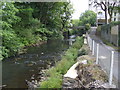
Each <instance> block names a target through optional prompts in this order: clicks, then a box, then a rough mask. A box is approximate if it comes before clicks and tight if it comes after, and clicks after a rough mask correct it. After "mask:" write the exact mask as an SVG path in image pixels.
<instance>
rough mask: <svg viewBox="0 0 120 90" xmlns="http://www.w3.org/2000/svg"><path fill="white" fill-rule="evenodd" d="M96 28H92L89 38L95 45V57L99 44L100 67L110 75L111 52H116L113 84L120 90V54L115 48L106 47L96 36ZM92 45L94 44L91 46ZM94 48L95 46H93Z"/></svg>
mask: <svg viewBox="0 0 120 90" xmlns="http://www.w3.org/2000/svg"><path fill="white" fill-rule="evenodd" d="M95 32H96V28H95V27H92V28H91V31H90V33H89V36H90V38H91V39H92V40H94V41H95V43H94V56H96V53H97V44H99V62H98V63H99V65H100V66H101V68H102V69H103V70H104V71H105V72H106V73H107V74H108V76H109V73H110V63H111V55H112V54H111V52H112V51H114V64H113V83H114V84H115V85H116V86H117V87H119V88H120V71H119V69H120V61H119V58H120V52H118V51H115V49H114V48H112V47H110V46H107V45H105V44H104V43H103V42H102V40H100V38H98V37H97V36H96V35H95ZM91 45H92V44H91ZM92 46H93V45H92Z"/></svg>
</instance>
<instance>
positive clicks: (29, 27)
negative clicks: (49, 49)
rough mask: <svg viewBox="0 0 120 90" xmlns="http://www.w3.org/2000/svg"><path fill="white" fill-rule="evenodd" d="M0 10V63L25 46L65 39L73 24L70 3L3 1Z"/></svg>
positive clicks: (0, 2) (0, 3)
mask: <svg viewBox="0 0 120 90" xmlns="http://www.w3.org/2000/svg"><path fill="white" fill-rule="evenodd" d="M0 7H1V10H0V13H1V15H2V18H1V19H0V24H1V26H2V28H1V29H0V38H2V40H1V45H0V60H2V59H3V58H7V57H10V56H14V55H15V54H16V53H19V52H21V50H22V49H23V47H25V46H28V45H31V44H35V43H37V42H41V41H46V40H48V39H56V38H63V32H65V31H66V30H67V29H66V28H67V27H68V26H69V25H70V24H69V23H70V17H71V13H72V7H71V4H70V3H68V2H2V1H0ZM56 12H57V13H56Z"/></svg>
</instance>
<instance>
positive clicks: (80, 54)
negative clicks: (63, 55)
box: [78, 49, 87, 56]
mask: <svg viewBox="0 0 120 90" xmlns="http://www.w3.org/2000/svg"><path fill="white" fill-rule="evenodd" d="M86 54H87V52H86V50H85V49H82V50H80V51H79V52H78V56H82V55H86Z"/></svg>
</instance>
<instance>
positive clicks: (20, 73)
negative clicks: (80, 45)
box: [2, 40, 69, 88]
mask: <svg viewBox="0 0 120 90" xmlns="http://www.w3.org/2000/svg"><path fill="white" fill-rule="evenodd" d="M68 47H69V45H68V42H67V41H62V40H51V41H48V42H47V43H45V44H42V45H40V46H35V47H28V48H27V53H24V54H21V55H18V56H15V57H10V58H8V59H5V60H3V61H2V83H3V85H6V88H27V84H26V81H25V80H28V81H31V77H32V76H34V78H35V79H37V78H38V73H39V72H41V70H42V69H47V68H48V67H49V66H52V65H54V63H55V62H56V61H58V60H60V59H61V56H62V55H63V54H64V51H66V50H67V49H68Z"/></svg>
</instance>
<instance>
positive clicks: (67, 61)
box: [40, 37, 83, 88]
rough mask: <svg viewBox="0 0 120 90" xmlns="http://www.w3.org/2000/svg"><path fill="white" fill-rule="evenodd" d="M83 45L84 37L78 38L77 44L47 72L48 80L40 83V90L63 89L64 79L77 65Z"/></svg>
mask: <svg viewBox="0 0 120 90" xmlns="http://www.w3.org/2000/svg"><path fill="white" fill-rule="evenodd" d="M82 45H83V37H77V38H76V42H75V43H74V44H73V45H72V46H71V47H70V48H69V49H68V50H67V51H66V52H65V55H63V56H62V59H61V61H59V62H56V64H55V66H54V67H52V68H50V69H48V70H47V71H46V72H45V74H44V75H45V77H46V79H45V80H44V81H42V82H40V88H62V77H63V75H64V74H65V73H66V72H67V70H68V69H69V68H70V67H71V66H72V65H73V64H74V63H75V60H76V58H77V57H78V50H79V49H80V48H81V47H82Z"/></svg>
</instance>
